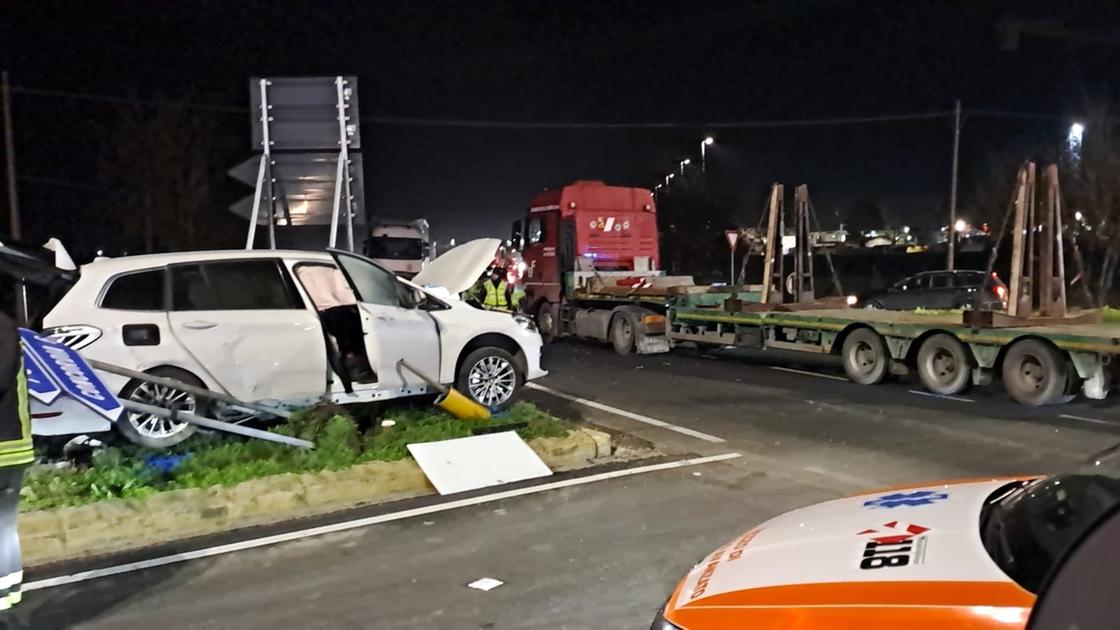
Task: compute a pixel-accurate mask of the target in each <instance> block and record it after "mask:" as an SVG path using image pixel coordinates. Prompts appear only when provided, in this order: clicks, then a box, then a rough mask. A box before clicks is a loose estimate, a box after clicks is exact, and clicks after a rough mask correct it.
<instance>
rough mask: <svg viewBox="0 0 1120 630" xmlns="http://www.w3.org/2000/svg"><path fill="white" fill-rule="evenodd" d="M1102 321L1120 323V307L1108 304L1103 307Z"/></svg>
mask: <svg viewBox="0 0 1120 630" xmlns="http://www.w3.org/2000/svg"><path fill="white" fill-rule="evenodd" d="M1101 321H1103V322H1104V323H1106V324H1120V308H1115V307H1112V306H1106V307H1104V308H1102V309H1101Z"/></svg>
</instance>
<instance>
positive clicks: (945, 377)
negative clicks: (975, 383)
mask: <svg viewBox="0 0 1120 630" xmlns="http://www.w3.org/2000/svg"><path fill="white" fill-rule="evenodd" d="M918 377H919V378H920V379H921V380H922V385H925V386H926V389H928V390H929V391H931V392H933V393H935V394H941V395H943V396H952V395H954V394H959V393H961V392H963V391H964V390H966V389H968V386H969V385H970V384H971V382H972V364H971V363H970V362H969V359H968V351H967V350H966V349H965V347H964V344H962V343H961V342H960V341H959V340H958V339H957V338H956V337H954V336H952V335H947V334H944V333H941V334H936V335H933V336H931V337H930V338H928V339H926V340H925V341H924V342H922V347H921V348H920V349H919V350H918Z"/></svg>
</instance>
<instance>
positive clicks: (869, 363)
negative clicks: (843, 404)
mask: <svg viewBox="0 0 1120 630" xmlns="http://www.w3.org/2000/svg"><path fill="white" fill-rule="evenodd" d="M841 355H842V356H843V359H844V372H845V373H846V374H847V375H848V378H849V379H851V380H852V381H853V382H856V383H859V384H860V385H876V384H878V383H881V382H883V379H884V378H886V377H887V368H888V364H889V363H890V357H888V356H887V344H886V343H884V342H883V338H882V337H880V336H879V333H877V332H875V331H874V330H871V329H870V328H857V329H856V330H853V331H852V332H851V333H849V334H848V336H847V337H845V338H844V347H843V349H842V350H841Z"/></svg>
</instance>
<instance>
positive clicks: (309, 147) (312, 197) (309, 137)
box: [229, 76, 366, 250]
mask: <svg viewBox="0 0 1120 630" xmlns="http://www.w3.org/2000/svg"><path fill="white" fill-rule="evenodd" d="M249 87H250V90H249V92H250V97H251V98H250V100H251V102H252V112H253V120H252V142H253V147H254V148H255V149H257V150H259V151H260V156H259V157H253V158H250V159H249V160H246V161H245V162H242V163H241V164H238V165H237V166H235V167H233V168H232V169H230V171H229V174H230V175H231V176H232V177H234V178H235V179H237V180H239V181H242V182H244V183H246V184H248V185H250V186H253V194H252V196H250V197H246V198H245V199H242V200H241V201H239V202H238V203H236V204H234V205H233V206H231V207H230V211H231V212H233V213H234V214H236V215H238V216H240V217H242V218H244V219H247V220H248V221H249V229H248V234H247V236H246V239H245V248H246V249H252V248H253V246H254V244H255V240H256V234H257V230H258V228H259V227H261V226H265V227H267V230H268V242H269V247H270V248H273V249H275V248H276V244H277V227H282V228H284V229H285V230H286V231H288V232H293V233H294V232H297V231H299V232H303V233H306V234H308V235H309V237H310V238H321V237H322V236H323V228H327V229H328V230H329V231H328V232H327V234H326V237H327V238H326V240H327V245H328V246H329V247H336V246H337V245H338V234H339V230H340V229H341V230H343V233H344V234H345V247H346V248H347V249H349V250H353V249H354V243H355V239H354V232H355V226H356V225H357V226H362V225H365V224H366V215H365V194H364V189H365V187H364V184H363V182H364V178H363V175H362V159H361V148H362V147H361V130H360V129H361V128H360V124H359V120H358V81H357V79H356V78H355V77H352V76H351V77H347V76H335V77H276V78H254V79H252V80H250V85H249ZM328 226H329V227H328ZM287 240H288V241H289V242H296V243H298V246H309V242H308V241H309V238H303V239H300V238H298V237H293V238H289V239H287ZM319 246H321V245H319Z"/></svg>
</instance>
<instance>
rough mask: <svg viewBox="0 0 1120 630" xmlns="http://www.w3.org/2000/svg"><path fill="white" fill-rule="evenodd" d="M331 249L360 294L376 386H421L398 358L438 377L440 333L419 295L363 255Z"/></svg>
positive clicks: (367, 345) (384, 388)
mask: <svg viewBox="0 0 1120 630" xmlns="http://www.w3.org/2000/svg"><path fill="white" fill-rule="evenodd" d="M331 253H332V254H333V255H334V257H335V260H336V261H338V266H339V268H340V269H342V272H343V274H344V275H345V276H346V279H347V281H348V282H349V283H350V286H351V288H353V289H354V294H355V295H356V296H357V298H358V314H359V315H360V316H361V319H362V332H363V333H364V334H365V342H366V353H367V354H368V357H369V363H370V366H371V367H372V368H373V370H374V372H375V373H376V375H377V388H378V389H380V390H389V391H393V390H400V389H402V388H415V387H421V386H423V385H424V382H423V380H421V379H420V378H419V377H417V376H416V375H415V374H413V373H411V372H409V371H408V370H402V369H400V368H399V367H398V365H397V362H398V361H400V360H401V359H404V360H405V361H408V363H409V364H410V365H412V366H413V367H415V368H416V369H418V370H420V371H421V372H423V373H424V374H425V375H427V376H429V377H431V378H433V379H437V380H438V379H439V365H440V333H439V328H438V324H437V322H436V321H435V319H434V318H433V317H432V316H431V315H429V314H428V312H427V311H425V310H422V309H421V308H419V306H420V304H421V302H422V301H423V300H422V298H423V294H422V293H421V292H419V291H417V290H416V289H414V288H413V287H410V286H408V285H407V284H405V283H403V282H401V281H400V280H399V279H398V278H397V277H396V275H394V274H393V272H391V271H389V270H387V269H384V268H382V267H379V266H378V265H376V264H374V263H373V262H372V261H370V260H368V259H366V258H363V257H361V256H357V255H354V254H350V253H348V252H342V251H332V252H331Z"/></svg>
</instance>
